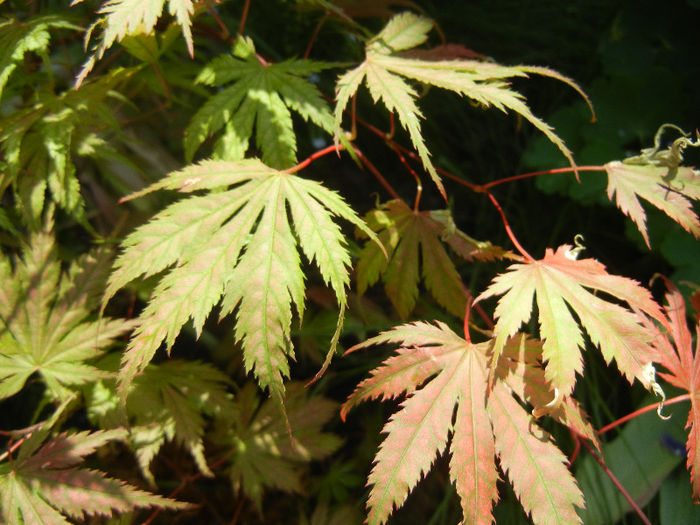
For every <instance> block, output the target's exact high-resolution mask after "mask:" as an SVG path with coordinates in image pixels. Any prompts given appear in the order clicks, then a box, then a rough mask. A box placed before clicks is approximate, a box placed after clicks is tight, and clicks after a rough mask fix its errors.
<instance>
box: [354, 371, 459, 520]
mask: <svg viewBox="0 0 700 525" xmlns="http://www.w3.org/2000/svg"><path fill="white" fill-rule="evenodd" d="M468 371H469V370H468V368H467V367H466V366H464V359H455V360H454V361H453V362H452V363H449V365H448V367H446V368H445V369H444V370H443V371H442V372H440V374H438V376H437V377H436V378H435V379H433V380H432V381H431V382H430V383H428V384H427V385H426V386H424V387H423V388H421V389H420V390H417V391H415V392H414V393H413V394H412V395H411V397H409V398H408V399H407V400H406V401H404V402H403V403H401V409H400V410H399V411H398V412H397V413H396V414H394V415H393V416H392V417H391V419H390V420H389V422H388V423H387V424H386V425H385V427H384V429H383V432H384V433H386V434H388V435H387V437H386V439H385V440H384V442H383V443H382V444H381V446H380V448H379V452H377V456H376V458H375V465H374V468H373V469H372V472H371V473H370V475H369V478H368V480H367V481H368V483H371V484H372V485H373V487H372V489H371V490H370V494H369V500H368V501H367V506H368V509H369V513H368V516H367V522H368V523H369V524H370V525H374V524H382V523H386V520H387V519H388V517H389V515H390V514H391V513H392V511H393V509H394V506H400V505H401V504H403V502H404V501H405V499H406V497H407V496H408V493H409V492H410V491H411V490H412V489H413V488H414V487H415V486H416V484H417V483H418V481H419V480H420V479H421V478H422V477H423V476H424V475H425V474H426V473H427V472H428V470H430V466H431V465H432V462H433V460H434V459H435V457H436V456H437V455H438V454H440V453H441V452H442V451H443V450H444V448H445V445H446V444H447V436H448V432H449V431H450V430H451V420H452V413H453V411H454V407H455V404H456V403H457V401H458V398H459V394H458V392H459V387H460V386H461V385H462V384H464V382H465V381H468V380H469V378H468V376H467V372H468Z"/></svg>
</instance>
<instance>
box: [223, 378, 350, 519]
mask: <svg viewBox="0 0 700 525" xmlns="http://www.w3.org/2000/svg"><path fill="white" fill-rule="evenodd" d="M284 404H285V407H286V410H287V417H288V421H289V426H290V428H291V432H292V435H293V436H294V438H293V439H290V436H289V434H288V431H287V427H286V425H285V422H284V420H282V419H281V418H280V417H279V406H278V405H277V403H276V402H275V401H274V400H272V399H268V400H266V401H264V402H262V401H261V399H260V398H259V397H258V395H257V394H256V392H255V388H254V386H253V385H252V384H251V383H248V384H246V385H245V386H244V387H243V388H242V389H241V390H240V391H239V392H238V395H237V397H236V403H235V409H234V410H232V411H230V412H228V413H226V414H223V417H222V418H221V419H220V420H219V426H218V428H217V429H216V430H215V432H214V434H213V435H212V439H213V441H214V443H216V444H218V445H219V446H223V447H226V448H227V449H230V450H232V451H233V454H232V455H231V457H230V458H229V460H228V463H229V465H228V467H227V469H228V474H229V476H230V478H231V483H232V484H233V487H234V489H236V490H241V491H243V492H244V493H245V494H246V495H247V496H248V497H249V498H251V499H252V501H253V503H255V505H256V507H257V509H258V510H259V511H262V505H261V503H262V495H263V491H264V490H265V489H270V488H273V489H277V490H281V491H285V492H298V491H300V490H301V488H302V484H301V474H302V470H301V468H302V466H303V464H304V463H306V462H308V461H310V460H314V459H322V458H324V457H326V456H328V455H329V454H331V453H332V452H333V451H334V450H336V449H337V448H338V447H339V445H340V440H339V439H338V437H337V436H334V435H332V434H328V433H325V432H323V431H322V430H321V429H322V427H323V425H324V424H325V423H326V422H327V421H328V420H329V419H330V418H331V417H333V415H334V413H335V412H336V410H337V407H336V405H335V404H334V403H333V402H331V401H328V400H326V399H322V398H318V397H312V398H310V399H307V395H306V394H305V392H304V388H303V386H302V385H301V384H299V383H289V384H288V385H287V391H286V393H285V400H284Z"/></svg>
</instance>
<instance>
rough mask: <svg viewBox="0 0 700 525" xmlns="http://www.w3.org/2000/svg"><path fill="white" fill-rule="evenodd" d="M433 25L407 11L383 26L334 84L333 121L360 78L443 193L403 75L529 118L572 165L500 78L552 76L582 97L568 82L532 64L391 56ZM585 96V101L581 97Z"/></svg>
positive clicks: (555, 138) (411, 91)
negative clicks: (394, 119)
mask: <svg viewBox="0 0 700 525" xmlns="http://www.w3.org/2000/svg"><path fill="white" fill-rule="evenodd" d="M432 26H433V22H432V20H430V19H428V18H425V17H422V16H417V15H414V14H412V13H408V12H406V13H402V14H399V15H397V16H395V17H394V18H392V19H391V20H390V21H389V23H388V24H387V25H386V27H385V28H384V29H383V30H382V31H381V32H380V33H379V34H378V35H377V36H376V37H374V38H373V39H372V40H370V41H369V42H368V43H367V47H366V56H365V60H364V62H362V64H360V65H359V66H357V67H356V68H354V69H352V70H350V71H348V72H347V73H345V74H344V75H343V76H341V77H340V79H339V80H338V83H337V88H336V98H337V105H336V108H335V119H336V124H337V125H338V126H340V124H341V122H342V117H343V111H344V110H345V108H346V106H347V104H348V101H349V100H350V97H352V96H353V95H354V94H355V92H356V91H357V90H358V88H359V87H360V85H361V84H362V82H363V81H364V82H365V83H366V85H367V88H368V89H369V92H370V94H371V95H372V98H373V99H374V101H375V102H378V101H380V100H381V101H382V102H383V103H384V105H385V106H386V107H387V109H388V110H389V111H390V112H392V113H396V115H397V116H398V117H399V122H400V123H401V125H402V126H403V127H404V129H405V130H406V131H407V132H408V134H409V136H410V138H411V142H412V143H413V146H414V148H415V149H416V151H417V152H418V155H419V156H420V158H421V160H422V162H423V165H424V167H425V169H426V170H428V173H430V176H431V177H432V179H433V181H434V182H435V184H436V185H437V187H438V189H439V190H440V191H441V192H442V193H443V195H444V194H445V191H444V188H443V185H442V182H441V180H440V177H439V176H438V174H437V172H436V171H435V167H434V166H433V163H432V161H431V160H430V152H429V151H428V149H427V147H426V146H425V142H424V140H423V136H422V134H421V128H420V118H421V117H422V116H423V115H422V113H421V112H420V109H419V108H418V106H417V105H416V99H417V98H418V92H417V91H416V90H415V89H414V88H413V87H412V86H411V85H410V84H409V83H408V82H406V80H404V78H408V79H411V80H417V81H418V82H421V83H424V84H429V85H433V86H437V87H440V88H443V89H447V90H450V91H454V92H455V93H458V94H460V95H465V96H467V97H469V98H470V99H472V100H473V101H475V102H477V103H479V104H482V105H483V106H485V107H488V106H494V107H496V108H498V109H500V110H502V111H506V110H511V111H515V112H516V113H518V114H519V115H521V116H522V117H523V118H524V119H526V120H527V121H529V122H530V123H531V124H532V125H534V126H535V127H536V128H537V129H539V130H540V131H541V132H542V133H544V134H545V136H546V137H547V138H548V139H549V140H551V141H552V142H553V143H554V144H555V145H556V146H557V147H558V148H559V150H560V151H561V152H562V153H563V154H564V155H565V156H566V158H567V159H569V162H570V163H571V165H572V166H574V161H573V157H572V156H571V152H570V151H569V149H568V148H567V147H566V146H565V145H564V142H563V141H562V140H561V139H560V138H559V137H558V136H557V135H556V134H555V133H554V131H553V130H552V128H551V127H550V126H548V125H547V124H546V123H545V122H544V121H542V120H541V119H539V118H538V117H536V116H535V115H534V114H533V113H532V112H531V111H530V109H529V108H528V107H527V105H526V104H525V102H524V101H523V96H522V95H521V94H520V93H518V92H516V91H514V90H512V89H511V88H510V87H509V85H508V84H507V83H506V82H505V79H508V78H512V77H526V76H527V75H528V73H534V74H540V75H544V76H550V77H553V78H557V79H559V80H561V81H563V82H565V83H567V84H569V85H570V86H572V87H573V88H574V89H576V90H577V91H578V92H579V93H581V95H582V96H584V98H585V95H584V94H583V92H582V91H581V90H580V88H579V87H578V86H577V85H576V84H575V83H574V82H573V81H572V80H571V79H568V78H566V77H564V76H562V75H560V74H558V73H556V72H554V71H552V70H549V69H546V68H542V67H535V66H514V67H507V66H501V65H498V64H494V63H489V62H481V61H477V60H442V61H429V60H419V59H413V58H404V57H401V56H397V55H395V53H396V52H399V51H404V50H407V49H411V48H413V47H416V46H418V45H420V44H422V43H424V42H425V41H426V40H427V38H428V32H429V31H430V29H431V28H432ZM586 100H587V99H586Z"/></svg>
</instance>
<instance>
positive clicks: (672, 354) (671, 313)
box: [649, 278, 700, 500]
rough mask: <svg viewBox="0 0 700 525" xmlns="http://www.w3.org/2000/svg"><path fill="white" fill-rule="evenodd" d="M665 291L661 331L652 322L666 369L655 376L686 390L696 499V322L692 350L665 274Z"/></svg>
mask: <svg viewBox="0 0 700 525" xmlns="http://www.w3.org/2000/svg"><path fill="white" fill-rule="evenodd" d="M663 279H664V281H665V282H666V286H667V288H668V292H667V293H666V305H665V306H664V310H665V311H666V315H667V316H668V319H667V323H664V325H665V326H664V328H665V330H664V331H663V332H662V331H661V330H660V329H658V328H657V327H655V326H651V323H649V324H650V328H651V329H652V330H654V331H655V332H656V338H655V342H654V346H655V347H656V349H657V351H658V357H657V359H658V361H659V363H660V364H662V365H663V366H664V367H665V368H666V370H668V372H667V373H666V372H659V376H660V377H662V378H663V379H665V380H666V381H668V382H669V383H671V384H672V385H674V386H677V387H678V388H682V389H683V390H687V391H688V393H689V394H690V407H691V408H690V413H689V414H688V422H687V423H686V428H690V432H689V434H688V442H687V444H686V448H687V450H688V461H687V466H688V470H690V478H691V481H692V483H693V497H694V498H695V499H696V500H698V499H700V443H699V442H698V429H699V428H700V323H699V324H696V325H695V351H694V352H693V336H692V334H691V332H690V330H689V329H688V325H687V321H686V309H685V302H684V301H683V296H682V295H681V293H680V292H679V291H678V288H676V286H675V285H674V284H673V283H672V282H671V281H669V280H668V279H666V278H663Z"/></svg>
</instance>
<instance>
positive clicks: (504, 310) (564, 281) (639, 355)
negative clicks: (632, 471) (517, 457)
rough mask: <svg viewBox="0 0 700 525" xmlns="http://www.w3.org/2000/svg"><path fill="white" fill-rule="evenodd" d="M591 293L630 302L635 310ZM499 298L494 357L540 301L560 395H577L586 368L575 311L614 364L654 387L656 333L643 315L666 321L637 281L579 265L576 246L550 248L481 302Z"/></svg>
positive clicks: (550, 376)
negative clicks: (578, 378)
mask: <svg viewBox="0 0 700 525" xmlns="http://www.w3.org/2000/svg"><path fill="white" fill-rule="evenodd" d="M587 289H592V290H595V291H597V292H603V293H605V294H607V295H609V296H611V297H614V298H617V299H619V300H620V301H625V302H626V303H627V304H628V305H629V308H628V307H625V306H624V305H620V304H617V303H614V302H611V301H610V300H607V299H606V298H605V296H603V297H600V296H597V295H594V294H593V293H591V292H590V291H588V290H587ZM495 295H502V297H501V298H500V299H499V301H498V306H497V307H496V311H495V317H496V318H497V322H496V326H495V328H494V333H495V336H496V337H495V348H494V359H497V358H498V356H499V355H500V352H501V349H502V348H503V345H504V344H505V342H506V341H507V340H508V338H509V337H510V336H512V335H513V334H515V333H516V332H517V331H518V330H519V329H520V326H521V325H522V323H524V322H527V321H528V320H529V319H530V317H531V315H532V308H533V297H534V298H535V300H536V302H537V309H538V312H539V314H538V320H539V325H540V337H541V338H542V339H543V340H544V346H543V357H544V359H545V361H546V368H545V370H546V377H547V380H548V381H550V382H551V384H552V386H553V387H555V388H557V389H558V390H559V392H560V394H562V395H568V394H570V393H571V392H572V391H573V388H574V385H575V383H576V373H579V374H580V373H581V372H582V370H583V361H582V358H581V352H580V350H581V349H582V348H584V339H583V334H582V332H581V328H580V326H579V322H578V321H577V320H576V318H575V317H574V315H573V314H572V311H573V312H575V313H576V317H578V320H579V321H580V324H581V326H583V327H584V328H585V329H586V332H587V333H588V335H589V337H590V338H591V341H592V342H593V344H594V345H595V346H597V347H599V348H600V351H601V352H602V354H603V357H604V358H605V360H606V362H608V363H610V362H611V361H612V360H613V359H614V360H615V361H616V362H617V366H618V368H619V369H620V371H621V372H622V373H623V374H624V375H625V376H626V377H627V378H628V380H629V381H630V382H632V381H633V380H634V378H637V379H639V380H640V381H641V382H642V384H644V386H646V387H647V388H652V387H653V378H650V377H649V375H648V374H649V368H648V367H649V366H650V365H651V362H652V360H653V359H654V355H655V352H654V350H653V347H652V346H651V343H652V339H653V336H652V334H651V332H650V331H649V330H648V329H647V328H646V327H645V326H644V319H643V317H642V315H643V314H646V315H649V316H651V317H653V318H654V319H658V320H660V321H661V320H662V319H663V316H662V313H661V309H660V307H659V305H658V304H657V303H656V302H654V300H653V299H652V297H651V294H650V293H649V291H648V290H646V289H645V288H642V287H641V286H640V285H639V283H637V282H636V281H633V280H632V279H627V278H624V277H619V276H615V275H610V274H608V273H607V272H606V271H605V267H604V266H603V265H602V264H600V263H599V262H598V261H595V260H594V259H582V260H577V259H576V253H575V252H573V251H572V247H571V246H569V245H563V246H560V247H559V248H558V249H557V250H556V252H554V251H552V250H551V249H549V248H548V249H547V251H546V253H545V256H544V258H543V259H541V260H538V261H531V262H529V263H524V264H514V265H512V266H510V267H509V268H508V271H507V272H506V273H503V274H501V275H498V276H497V277H495V278H494V279H493V281H492V283H491V285H490V286H489V287H488V288H487V289H486V290H485V291H484V292H483V293H482V294H481V295H479V297H478V298H477V301H480V300H482V299H485V298H487V297H492V296H495ZM632 310H634V311H632ZM642 312H643V314H642Z"/></svg>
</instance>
